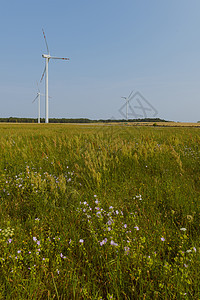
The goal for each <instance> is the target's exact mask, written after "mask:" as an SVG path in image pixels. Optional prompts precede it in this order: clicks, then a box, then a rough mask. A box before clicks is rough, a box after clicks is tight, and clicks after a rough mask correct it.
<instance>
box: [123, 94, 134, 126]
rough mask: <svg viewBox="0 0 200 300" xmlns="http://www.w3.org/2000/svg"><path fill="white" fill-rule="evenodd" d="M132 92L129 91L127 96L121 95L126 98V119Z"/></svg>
mask: <svg viewBox="0 0 200 300" xmlns="http://www.w3.org/2000/svg"><path fill="white" fill-rule="evenodd" d="M132 94H133V91H132V92H131V93H130V95H129V96H128V97H121V98H123V99H125V100H126V120H127V121H128V103H129V101H130V100H131V99H132V98H131V96H132Z"/></svg>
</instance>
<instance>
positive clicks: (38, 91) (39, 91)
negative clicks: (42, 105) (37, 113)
mask: <svg viewBox="0 0 200 300" xmlns="http://www.w3.org/2000/svg"><path fill="white" fill-rule="evenodd" d="M36 84H37V88H38V92H39V93H40V89H39V85H38V82H37V80H36Z"/></svg>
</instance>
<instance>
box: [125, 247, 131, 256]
mask: <svg viewBox="0 0 200 300" xmlns="http://www.w3.org/2000/svg"><path fill="white" fill-rule="evenodd" d="M129 250H130V248H129V247H124V251H125V254H126V255H128V254H129Z"/></svg>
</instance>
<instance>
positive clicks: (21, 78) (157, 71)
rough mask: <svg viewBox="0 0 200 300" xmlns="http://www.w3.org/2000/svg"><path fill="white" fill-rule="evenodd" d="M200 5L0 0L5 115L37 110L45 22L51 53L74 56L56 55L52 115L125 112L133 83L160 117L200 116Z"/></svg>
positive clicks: (1, 107) (0, 109) (1, 108)
mask: <svg viewBox="0 0 200 300" xmlns="http://www.w3.org/2000/svg"><path fill="white" fill-rule="evenodd" d="M199 12H200V1H199V0H190V1H189V0H165V1H164V0H163V1H161V0H57V1H55V0H54V1H52V0H34V1H27V0H18V1H16V0H8V1H4V0H2V1H1V2H0V28H1V30H0V41H1V43H0V45H1V46H0V117H11V116H12V117H35V118H36V117H37V103H32V100H33V99H34V98H35V96H36V93H37V86H36V81H40V78H41V75H42V73H43V70H44V65H45V61H44V58H42V54H43V53H47V50H46V45H45V42H44V38H43V34H42V28H44V30H45V34H46V37H47V42H48V46H49V49H50V54H51V55H55V56H61V57H69V58H70V60H69V61H59V60H50V63H49V95H50V96H51V97H52V99H50V100H49V117H50V118H62V117H64V118H79V117H80V118H82V117H86V118H90V119H100V118H102V119H109V118H115V119H118V118H122V115H121V114H120V112H119V110H120V108H121V107H122V106H123V105H124V101H125V100H124V99H122V98H121V96H128V95H129V94H130V92H131V91H132V90H134V92H137V91H139V92H140V93H141V94H142V95H143V96H144V97H145V99H146V100H148V103H150V104H151V105H152V106H153V107H154V108H155V109H156V110H157V111H158V114H157V117H159V118H163V119H166V120H173V121H185V122H196V121H198V120H200V17H199ZM40 90H41V92H43V93H44V90H45V80H43V82H42V83H41V84H40ZM132 101H133V102H132V105H134V99H133V100H132ZM44 103H45V101H44V98H42V99H41V117H44V114H45V109H44V107H45V104H44ZM132 118H133V117H132Z"/></svg>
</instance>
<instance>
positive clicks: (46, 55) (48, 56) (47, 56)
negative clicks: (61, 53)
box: [42, 54, 51, 58]
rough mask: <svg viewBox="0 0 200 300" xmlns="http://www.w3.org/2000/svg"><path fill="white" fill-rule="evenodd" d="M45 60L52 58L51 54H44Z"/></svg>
mask: <svg viewBox="0 0 200 300" xmlns="http://www.w3.org/2000/svg"><path fill="white" fill-rule="evenodd" d="M42 57H43V58H51V56H50V55H49V54H42Z"/></svg>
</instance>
